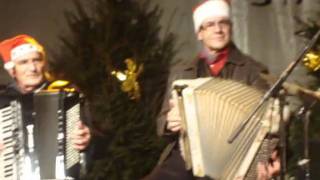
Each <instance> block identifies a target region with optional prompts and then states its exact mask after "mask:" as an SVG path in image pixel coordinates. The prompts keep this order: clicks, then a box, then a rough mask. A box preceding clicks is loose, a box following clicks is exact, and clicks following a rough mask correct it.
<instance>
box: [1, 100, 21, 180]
mask: <svg viewBox="0 0 320 180" xmlns="http://www.w3.org/2000/svg"><path fill="white" fill-rule="evenodd" d="M15 105H17V103H15ZM15 105H14V104H13V105H11V106H8V107H5V108H2V109H1V110H0V137H1V142H2V144H3V146H4V149H3V150H2V151H1V153H0V179H2V180H7V179H8V180H9V179H17V178H18V175H17V172H18V171H17V161H18V160H17V158H16V155H15V154H16V144H15V142H16V140H15V137H16V134H15V131H16V130H17V127H16V123H15V122H16V120H17V119H16V118H17V117H15V115H16V113H13V111H14V110H13V108H14V106H15Z"/></svg>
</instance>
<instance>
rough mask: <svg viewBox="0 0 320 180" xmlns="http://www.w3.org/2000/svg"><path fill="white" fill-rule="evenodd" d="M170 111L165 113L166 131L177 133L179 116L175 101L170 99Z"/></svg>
mask: <svg viewBox="0 0 320 180" xmlns="http://www.w3.org/2000/svg"><path fill="white" fill-rule="evenodd" d="M169 104H170V111H169V112H168V113H167V118H166V119H167V129H168V130H170V131H172V132H178V131H180V130H181V116H180V113H179V107H178V101H177V99H176V98H175V99H170V100H169Z"/></svg>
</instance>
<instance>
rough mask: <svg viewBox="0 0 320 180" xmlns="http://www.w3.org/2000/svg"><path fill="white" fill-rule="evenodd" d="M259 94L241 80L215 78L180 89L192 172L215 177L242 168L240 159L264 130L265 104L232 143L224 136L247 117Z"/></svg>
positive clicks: (232, 174)
mask: <svg viewBox="0 0 320 180" xmlns="http://www.w3.org/2000/svg"><path fill="white" fill-rule="evenodd" d="M190 81H191V82H192V81H196V80H190ZM202 81H203V80H202ZM262 95H263V94H262V93H261V92H260V91H258V90H256V89H254V88H252V87H248V86H247V85H244V84H242V83H239V82H234V81H231V80H222V79H217V78H215V79H212V78H210V79H209V80H207V81H205V82H204V83H201V85H200V86H197V87H194V88H190V89H188V88H187V89H185V90H184V91H183V99H184V109H185V114H186V123H187V129H188V137H189V140H190V146H191V157H192V166H193V173H194V174H195V175H197V176H209V177H212V178H214V179H236V178H237V177H238V174H239V172H238V171H239V169H243V164H245V163H243V162H244V161H245V158H246V156H247V154H248V153H249V151H252V150H250V148H251V146H252V145H253V144H254V142H255V141H256V139H257V136H265V134H266V133H263V134H262V135H261V133H260V131H261V129H262V127H263V126H262V123H261V117H262V116H263V112H264V109H265V108H262V109H261V110H260V111H259V112H258V113H257V114H256V115H255V116H254V118H252V119H251V121H250V122H249V123H248V124H247V125H246V127H245V128H244V130H243V131H242V132H241V133H240V135H239V136H238V137H237V138H236V140H235V141H234V142H233V143H231V144H229V143H228V142H227V139H228V138H229V136H230V135H231V134H232V132H233V131H234V130H235V129H236V128H237V127H238V125H239V124H240V123H241V122H242V121H243V120H245V119H246V118H247V117H248V115H249V114H250V113H251V111H252V109H253V108H254V107H255V106H256V105H257V104H258V102H259V100H260V99H261V97H262ZM259 133H260V135H259ZM256 149H257V148H256ZM252 158H253V157H252ZM248 168H249V167H246V168H245V169H248Z"/></svg>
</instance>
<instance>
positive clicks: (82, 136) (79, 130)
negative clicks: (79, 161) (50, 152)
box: [71, 121, 91, 151]
mask: <svg viewBox="0 0 320 180" xmlns="http://www.w3.org/2000/svg"><path fill="white" fill-rule="evenodd" d="M75 126H76V128H75V130H74V131H73V132H72V135H71V141H72V145H73V148H74V149H76V150H79V151H81V150H84V149H85V148H86V147H87V146H88V145H89V142H90V139H91V134H90V129H89V128H88V127H87V126H86V125H84V124H83V123H82V122H81V121H78V122H77V123H76V124H75Z"/></svg>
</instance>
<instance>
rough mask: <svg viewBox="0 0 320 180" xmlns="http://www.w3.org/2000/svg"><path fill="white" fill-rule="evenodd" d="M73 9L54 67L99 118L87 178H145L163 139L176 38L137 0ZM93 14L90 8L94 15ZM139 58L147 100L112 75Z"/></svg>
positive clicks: (103, 0)
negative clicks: (161, 123) (159, 122)
mask: <svg viewBox="0 0 320 180" xmlns="http://www.w3.org/2000/svg"><path fill="white" fill-rule="evenodd" d="M74 5H75V7H76V13H74V12H67V13H66V16H65V17H66V19H67V22H68V25H69V28H70V30H71V33H70V34H66V35H62V36H61V40H62V42H63V43H62V46H61V49H60V50H61V51H60V52H59V53H56V54H55V59H56V61H53V62H50V69H51V71H53V72H54V73H55V74H57V75H58V76H59V77H63V78H64V79H67V80H70V81H71V82H73V83H74V84H75V85H77V87H79V89H81V91H82V92H83V93H84V94H85V95H86V97H87V99H88V100H89V102H90V109H91V113H92V115H93V126H94V128H95V131H94V132H95V134H94V139H93V143H94V144H95V152H94V154H95V161H94V162H93V166H92V168H91V170H90V171H89V173H88V175H87V177H86V178H87V179H117V180H118V179H128V180H129V179H130V180H132V179H139V178H141V177H143V176H144V175H146V174H147V173H148V172H150V170H151V169H152V168H153V166H154V165H155V163H156V161H157V159H158V157H159V154H160V152H161V150H162V148H163V147H164V142H163V141H161V140H160V139H159V138H158V136H157V135H156V118H157V115H158V113H159V111H160V109H161V104H162V100H163V98H164V95H165V91H166V89H167V80H168V75H169V68H170V62H171V60H172V59H173V57H174V54H175V51H174V42H175V38H174V36H173V35H172V34H170V33H166V34H165V35H164V37H163V38H160V30H161V26H160V25H159V19H160V18H161V14H162V11H161V10H160V9H159V8H158V7H157V6H155V7H153V8H151V7H150V6H149V4H148V3H138V1H134V0H96V1H95V3H94V4H93V5H92V6H91V7H90V8H88V9H85V8H84V6H83V5H82V4H81V3H80V2H78V1H74ZM88 12H90V13H88ZM126 58H132V59H133V60H135V61H136V63H137V64H138V65H140V64H143V66H144V70H143V72H142V74H140V76H139V77H138V82H139V84H140V91H141V98H140V99H138V100H131V99H130V98H129V97H128V94H127V93H125V92H122V91H121V89H120V85H121V83H120V82H119V81H118V80H117V79H116V78H115V77H114V76H112V75H111V71H113V70H122V71H123V70H125V69H126V66H125V63H124V60H125V59H126Z"/></svg>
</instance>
